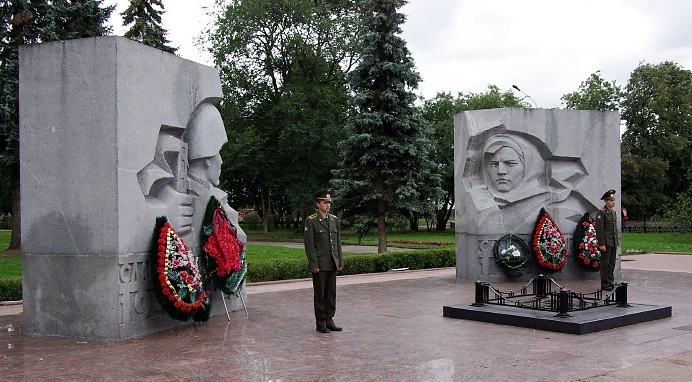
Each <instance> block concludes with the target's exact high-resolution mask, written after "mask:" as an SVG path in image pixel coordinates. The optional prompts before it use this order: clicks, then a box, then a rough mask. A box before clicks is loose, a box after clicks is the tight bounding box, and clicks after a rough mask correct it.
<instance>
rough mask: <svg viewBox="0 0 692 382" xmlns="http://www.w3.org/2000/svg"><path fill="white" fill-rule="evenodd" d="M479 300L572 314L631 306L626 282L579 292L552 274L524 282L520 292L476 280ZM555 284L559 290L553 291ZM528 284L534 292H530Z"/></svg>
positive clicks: (474, 304)
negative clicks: (611, 286)
mask: <svg viewBox="0 0 692 382" xmlns="http://www.w3.org/2000/svg"><path fill="white" fill-rule="evenodd" d="M475 284H476V300H475V301H474V303H473V304H472V305H473V306H484V305H486V304H490V305H503V306H514V307H517V308H524V309H533V310H544V311H550V312H555V313H557V316H559V317H569V316H570V314H569V313H570V312H575V311H579V310H586V309H592V308H598V307H604V306H613V305H617V306H620V307H628V306H629V305H628V304H627V283H620V284H618V285H616V286H615V288H614V289H613V290H612V291H604V290H597V291H596V292H593V293H577V292H571V291H570V290H568V289H566V288H563V287H562V286H561V285H560V284H558V283H557V282H555V280H553V279H552V278H550V277H547V276H544V275H538V276H536V277H534V278H532V279H531V280H529V282H528V283H527V284H526V285H524V286H523V287H522V288H521V290H520V291H519V293H515V292H513V291H509V292H501V291H499V290H497V289H495V288H494V287H493V286H492V285H490V284H488V283H487V282H484V281H476V283H475ZM553 286H555V287H557V289H558V291H557V292H553ZM529 287H530V289H531V292H529Z"/></svg>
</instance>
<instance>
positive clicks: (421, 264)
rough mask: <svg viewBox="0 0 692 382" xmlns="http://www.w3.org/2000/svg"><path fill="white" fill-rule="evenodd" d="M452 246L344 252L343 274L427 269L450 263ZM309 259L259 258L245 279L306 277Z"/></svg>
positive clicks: (453, 253)
mask: <svg viewBox="0 0 692 382" xmlns="http://www.w3.org/2000/svg"><path fill="white" fill-rule="evenodd" d="M455 264H456V255H455V252H454V250H453V249H437V250H414V251H401V252H385V253H381V254H376V255H375V254H348V255H345V256H344V270H343V271H342V272H340V274H342V275H354V274H362V273H375V272H387V271H389V270H391V269H397V268H408V269H412V270H413V269H428V268H443V267H453V266H455ZM309 277H310V272H309V271H308V262H307V259H306V258H302V259H278V260H259V261H255V262H252V263H250V264H249V266H248V276H247V279H248V282H260V281H274V280H292V279H302V278H309Z"/></svg>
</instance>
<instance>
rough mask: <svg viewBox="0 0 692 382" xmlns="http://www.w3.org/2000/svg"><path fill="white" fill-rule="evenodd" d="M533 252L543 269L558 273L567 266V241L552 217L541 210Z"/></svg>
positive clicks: (534, 235)
mask: <svg viewBox="0 0 692 382" xmlns="http://www.w3.org/2000/svg"><path fill="white" fill-rule="evenodd" d="M532 244H533V251H534V254H535V255H536V260H537V261H538V265H539V266H541V268H543V269H545V270H547V271H549V272H556V271H559V270H560V269H562V267H564V266H565V262H566V260H567V240H566V239H565V235H563V234H562V232H561V231H560V228H558V226H557V224H556V223H555V221H554V220H553V218H552V217H550V215H549V214H548V213H547V212H546V211H545V208H541V212H540V213H539V215H538V220H537V221H536V229H535V231H534V234H533V243H532Z"/></svg>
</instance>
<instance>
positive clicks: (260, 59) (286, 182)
mask: <svg viewBox="0 0 692 382" xmlns="http://www.w3.org/2000/svg"><path fill="white" fill-rule="evenodd" d="M363 12H364V11H363V9H362V7H360V6H359V5H358V2H357V1H356V0H332V1H314V0H290V1H286V0H244V1H242V0H233V1H228V2H227V3H225V4H224V6H223V8H222V9H220V10H219V15H218V19H217V20H216V22H215V23H214V25H213V27H212V29H211V31H210V33H209V34H208V38H207V43H208V44H209V45H210V50H211V52H212V54H213V57H214V61H215V65H216V67H217V68H218V69H219V71H220V75H221V80H222V85H223V91H224V100H223V102H222V104H221V108H220V109H221V113H222V115H223V117H224V122H225V124H226V128H227V131H228V138H229V142H228V143H227V144H226V148H225V149H224V151H223V159H224V170H223V174H222V182H224V183H223V186H224V187H226V189H227V190H229V195H230V196H231V197H234V196H238V197H242V199H234V203H237V204H240V205H244V204H245V205H248V204H249V205H255V206H258V207H260V208H261V209H262V210H261V212H262V215H263V217H264V222H265V229H266V226H267V222H268V220H267V219H268V215H269V211H274V212H277V211H278V212H279V213H284V212H286V213H287V210H289V209H290V210H292V211H295V210H300V211H304V210H307V209H312V208H314V204H313V203H312V198H311V195H312V192H314V191H316V190H318V189H320V188H323V187H325V186H326V185H327V184H328V181H329V179H330V177H331V170H332V169H334V168H335V167H336V166H337V163H338V155H337V149H336V145H337V142H338V141H339V140H341V139H343V138H345V131H344V129H343V124H344V120H345V116H346V111H347V107H348V89H347V86H346V80H345V75H346V73H348V72H349V71H350V70H351V69H352V67H353V65H354V64H355V62H357V60H358V52H359V51H360V42H359V41H358V40H357V39H356V38H355V36H356V35H357V28H359V26H360V22H359V19H360V18H362V16H363ZM272 200H274V201H276V202H277V204H276V205H277V207H278V204H279V203H280V204H281V205H282V206H289V207H284V208H281V209H278V208H277V209H274V208H272V205H271V204H272ZM262 206H264V207H262Z"/></svg>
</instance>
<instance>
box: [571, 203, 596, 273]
mask: <svg viewBox="0 0 692 382" xmlns="http://www.w3.org/2000/svg"><path fill="white" fill-rule="evenodd" d="M574 257H575V259H577V261H578V262H579V264H580V265H581V266H583V267H585V268H586V269H589V270H592V271H595V270H598V268H599V267H600V265H601V252H600V251H599V250H598V238H597V237H596V226H595V221H594V220H593V218H592V217H591V215H589V213H588V212H587V213H585V214H584V216H582V218H581V219H580V220H579V223H577V228H576V230H575V231H574Z"/></svg>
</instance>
